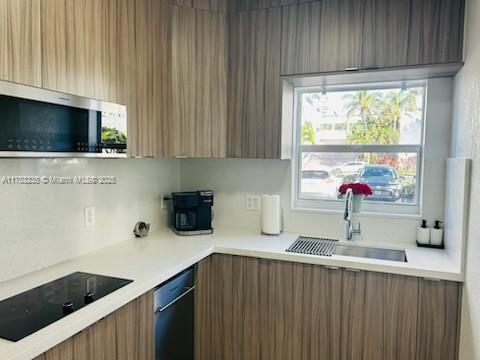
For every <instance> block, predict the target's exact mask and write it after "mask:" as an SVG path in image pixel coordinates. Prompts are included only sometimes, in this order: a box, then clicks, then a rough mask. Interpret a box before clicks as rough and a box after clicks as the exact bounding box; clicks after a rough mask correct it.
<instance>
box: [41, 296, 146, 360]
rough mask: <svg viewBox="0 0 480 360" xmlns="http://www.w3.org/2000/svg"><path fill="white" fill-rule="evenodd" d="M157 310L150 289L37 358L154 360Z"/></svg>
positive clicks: (49, 359)
mask: <svg viewBox="0 0 480 360" xmlns="http://www.w3.org/2000/svg"><path fill="white" fill-rule="evenodd" d="M153 311H154V309H153V291H149V292H147V293H146V294H144V295H142V296H140V297H139V298H137V299H135V300H133V301H131V302H130V303H128V304H127V305H125V306H123V307H122V308H120V309H119V310H117V311H115V312H113V313H112V314H110V315H108V316H107V317H105V318H103V319H101V320H99V321H98V322H96V323H95V324H93V325H91V326H90V327H88V328H86V329H84V330H83V331H81V332H79V333H78V334H76V335H74V336H73V337H71V338H69V339H67V340H65V341H64V342H62V343H61V344H59V345H57V346H55V347H54V348H52V349H50V350H49V351H47V352H46V353H44V354H42V355H40V356H39V357H37V359H39V360H139V359H142V360H143V359H145V360H153V359H154V328H153ZM35 360H36V359H35Z"/></svg>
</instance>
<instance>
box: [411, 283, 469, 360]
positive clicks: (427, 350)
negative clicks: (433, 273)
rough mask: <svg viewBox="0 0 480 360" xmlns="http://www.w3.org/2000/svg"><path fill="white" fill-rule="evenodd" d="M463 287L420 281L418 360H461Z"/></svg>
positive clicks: (454, 284)
mask: <svg viewBox="0 0 480 360" xmlns="http://www.w3.org/2000/svg"><path fill="white" fill-rule="evenodd" d="M460 303H461V285H460V284H459V283H456V282H450V281H433V280H421V281H420V292H419V311H418V314H419V318H418V334H417V359H418V360H420V359H421V360H454V359H457V358H458V352H457V350H458V336H459V330H458V324H459V320H460Z"/></svg>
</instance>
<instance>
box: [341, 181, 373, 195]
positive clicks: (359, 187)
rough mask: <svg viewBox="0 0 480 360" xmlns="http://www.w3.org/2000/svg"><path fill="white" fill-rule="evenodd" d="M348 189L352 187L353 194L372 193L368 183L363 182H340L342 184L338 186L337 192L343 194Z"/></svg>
mask: <svg viewBox="0 0 480 360" xmlns="http://www.w3.org/2000/svg"><path fill="white" fill-rule="evenodd" d="M348 189H352V192H353V195H365V196H369V195H372V194H373V192H372V188H371V187H370V185H368V184H364V183H349V184H342V186H340V188H339V189H338V192H339V193H340V194H342V195H345V194H346V193H347V190H348Z"/></svg>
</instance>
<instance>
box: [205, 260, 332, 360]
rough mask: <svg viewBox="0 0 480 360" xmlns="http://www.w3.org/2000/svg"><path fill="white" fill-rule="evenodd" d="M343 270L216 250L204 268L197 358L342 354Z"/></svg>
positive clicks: (324, 359) (325, 358)
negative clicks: (248, 256)
mask: <svg viewBox="0 0 480 360" xmlns="http://www.w3.org/2000/svg"><path fill="white" fill-rule="evenodd" d="M340 297H341V272H340V271H339V270H328V269H325V268H323V267H321V266H310V265H304V264H294V263H288V262H281V261H271V260H262V259H256V258H246V257H239V256H231V255H214V256H212V257H211V258H209V259H206V260H203V261H202V262H201V263H200V264H199V266H198V279H197V300H196V303H197V305H196V309H197V310H196V323H197V325H196V358H197V359H200V360H201V359H209V360H211V359H239V360H240V359H242V360H243V359H253V360H254V359H272V360H282V359H289V360H290V359H320V360H335V359H339V356H340V342H339V339H340V302H339V299H340Z"/></svg>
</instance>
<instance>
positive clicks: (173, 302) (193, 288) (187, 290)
mask: <svg viewBox="0 0 480 360" xmlns="http://www.w3.org/2000/svg"><path fill="white" fill-rule="evenodd" d="M195 287H196V286H195V285H193V286H191V287H185V289H186V291H185V292H183V293H182V294H181V295H179V296H178V297H176V298H175V299H173V300H172V301H170V302H169V303H168V304H167V305H165V306H159V307H158V308H157V309H156V310H155V314H158V313H161V312H164V311H165V310H167V309H168V308H169V307H170V306H172V305H173V304H175V303H176V302H177V301H178V300H180V299H181V298H183V297H184V296H185V295H187V294H188V293H190V292H192V291H193V290H195Z"/></svg>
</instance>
